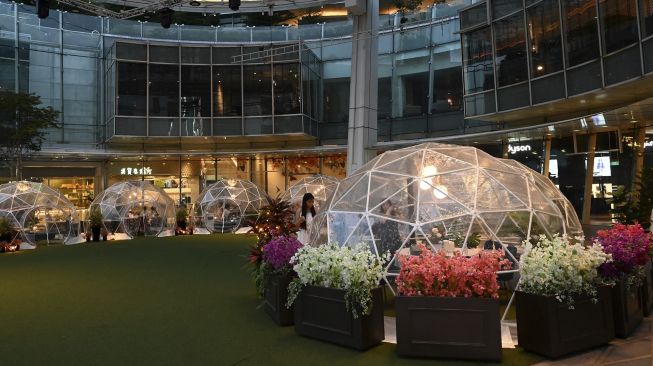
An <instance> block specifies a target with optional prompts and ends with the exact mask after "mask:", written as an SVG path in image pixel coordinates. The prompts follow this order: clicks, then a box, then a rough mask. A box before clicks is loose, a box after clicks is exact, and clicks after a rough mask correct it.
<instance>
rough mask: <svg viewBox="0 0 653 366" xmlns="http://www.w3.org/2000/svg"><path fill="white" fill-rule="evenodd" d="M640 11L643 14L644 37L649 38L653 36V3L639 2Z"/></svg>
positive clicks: (648, 1) (647, 1) (645, 0)
mask: <svg viewBox="0 0 653 366" xmlns="http://www.w3.org/2000/svg"><path fill="white" fill-rule="evenodd" d="M639 9H640V12H641V13H642V36H643V37H648V36H650V35H652V34H653V2H652V1H650V0H639Z"/></svg>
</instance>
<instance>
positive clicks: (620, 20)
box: [599, 0, 639, 54]
mask: <svg viewBox="0 0 653 366" xmlns="http://www.w3.org/2000/svg"><path fill="white" fill-rule="evenodd" d="M599 14H600V16H601V27H602V35H603V49H604V52H605V53H606V54H608V53H612V52H615V51H618V50H620V49H622V48H624V47H627V46H630V45H632V44H634V43H636V42H637V40H638V39H639V36H638V32H637V2H636V0H599Z"/></svg>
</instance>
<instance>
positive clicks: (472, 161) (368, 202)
mask: <svg viewBox="0 0 653 366" xmlns="http://www.w3.org/2000/svg"><path fill="white" fill-rule="evenodd" d="M526 169H528V168H526V167H524V166H523V165H521V164H514V163H511V162H505V161H503V160H502V159H498V158H494V157H492V156H490V155H488V154H487V153H485V152H483V151H481V150H478V149H476V148H474V147H467V146H456V145H447V144H435V143H427V144H421V145H417V146H414V147H408V148H404V149H400V150H395V151H388V152H386V153H383V154H381V155H379V156H377V157H376V158H374V159H373V160H371V161H370V162H369V163H367V164H365V165H364V166H363V167H361V169H359V170H358V171H356V172H355V173H353V174H352V175H350V176H348V177H347V178H345V179H343V180H342V181H341V182H340V183H339V185H338V187H337V189H336V192H335V193H334V194H333V196H332V197H331V199H330V200H328V202H327V203H326V204H325V205H324V207H323V209H322V210H321V212H319V213H318V214H317V216H316V218H315V219H314V221H313V226H312V227H311V228H310V235H311V239H310V240H311V244H312V245H320V244H324V243H327V242H332V243H338V244H339V245H346V246H353V245H356V244H358V243H366V244H368V245H369V246H370V249H371V250H373V251H374V252H376V253H377V254H379V253H386V252H389V253H390V254H391V258H392V259H391V261H390V262H389V263H388V265H387V272H388V276H389V277H392V276H395V275H396V274H397V273H398V270H399V267H398V263H397V255H398V254H409V253H410V251H411V248H413V249H414V245H415V244H417V243H419V242H421V243H424V244H426V245H427V246H430V247H432V248H433V249H434V250H453V251H456V250H457V251H460V252H463V253H470V252H474V251H478V250H483V249H500V248H503V249H505V250H506V256H508V257H509V259H511V260H512V261H513V262H514V264H515V265H517V262H518V257H519V253H520V252H521V250H522V248H521V247H522V242H523V241H524V240H525V239H527V238H531V237H532V236H533V235H546V236H547V237H550V236H552V235H554V234H556V233H560V234H563V233H569V234H580V233H581V232H582V229H581V228H580V224H579V223H578V218H577V217H576V214H575V212H574V211H573V209H572V208H571V205H569V202H568V201H567V200H566V199H564V197H563V196H562V194H561V193H560V192H559V191H558V190H557V189H556V188H555V186H553V184H552V183H550V181H549V182H548V183H547V182H546V180H548V179H546V178H545V177H543V176H541V175H540V176H538V174H537V173H534V174H531V173H530V172H529V171H527V170H526ZM386 280H388V278H386Z"/></svg>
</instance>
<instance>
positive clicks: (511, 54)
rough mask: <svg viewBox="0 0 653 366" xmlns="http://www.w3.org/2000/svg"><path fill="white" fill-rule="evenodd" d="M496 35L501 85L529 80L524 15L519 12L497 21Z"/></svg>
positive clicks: (498, 73) (498, 76) (497, 62)
mask: <svg viewBox="0 0 653 366" xmlns="http://www.w3.org/2000/svg"><path fill="white" fill-rule="evenodd" d="M494 36H495V41H496V59H495V62H496V65H497V79H498V82H499V86H506V85H511V84H515V83H519V82H522V81H525V80H527V79H528V68H527V61H526V37H525V35H524V17H523V15H522V14H518V15H515V16H511V17H508V18H506V19H503V20H500V21H498V22H496V23H495V25H494Z"/></svg>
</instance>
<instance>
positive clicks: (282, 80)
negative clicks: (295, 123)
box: [274, 64, 300, 114]
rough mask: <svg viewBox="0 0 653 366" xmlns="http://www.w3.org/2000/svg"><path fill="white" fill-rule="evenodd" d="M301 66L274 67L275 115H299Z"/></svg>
mask: <svg viewBox="0 0 653 366" xmlns="http://www.w3.org/2000/svg"><path fill="white" fill-rule="evenodd" d="M299 99H300V98H299V65H298V64H275V65H274V113H275V114H297V113H299V112H300V106H299Z"/></svg>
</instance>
